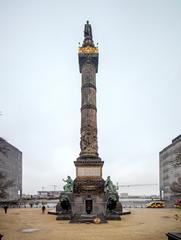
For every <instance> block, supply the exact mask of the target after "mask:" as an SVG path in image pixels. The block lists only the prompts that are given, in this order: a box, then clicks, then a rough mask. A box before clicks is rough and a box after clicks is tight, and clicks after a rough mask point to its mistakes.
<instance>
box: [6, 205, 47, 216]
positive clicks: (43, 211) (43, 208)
mask: <svg viewBox="0 0 181 240" xmlns="http://www.w3.org/2000/svg"><path fill="white" fill-rule="evenodd" d="M3 208H4V213H5V214H7V212H8V208H9V207H8V205H4V207H3ZM45 210H46V207H45V205H43V206H42V208H41V211H42V213H45Z"/></svg>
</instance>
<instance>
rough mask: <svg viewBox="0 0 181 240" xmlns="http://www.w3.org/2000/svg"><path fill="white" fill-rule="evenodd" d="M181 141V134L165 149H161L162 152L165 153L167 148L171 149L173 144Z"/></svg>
mask: <svg viewBox="0 0 181 240" xmlns="http://www.w3.org/2000/svg"><path fill="white" fill-rule="evenodd" d="M180 141H181V134H180V135H178V136H177V137H176V138H174V139H173V140H172V143H171V144H169V145H168V146H167V147H165V148H164V149H163V150H161V151H160V154H161V153H163V152H164V151H165V150H167V149H169V148H170V147H171V146H173V145H174V144H176V143H177V142H180Z"/></svg>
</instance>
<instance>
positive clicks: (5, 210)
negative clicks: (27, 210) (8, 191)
mask: <svg viewBox="0 0 181 240" xmlns="http://www.w3.org/2000/svg"><path fill="white" fill-rule="evenodd" d="M7 211H8V206H7V205H5V206H4V212H5V214H6V213H7Z"/></svg>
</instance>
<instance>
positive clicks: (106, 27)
mask: <svg viewBox="0 0 181 240" xmlns="http://www.w3.org/2000/svg"><path fill="white" fill-rule="evenodd" d="M86 20H89V21H90V23H91V25H92V31H93V38H94V42H95V43H97V42H98V43H99V50H100V55H99V71H98V74H97V108H98V112H97V114H98V144H99V155H100V157H101V158H102V160H103V161H104V162H105V163H104V168H103V175H104V178H106V177H107V176H108V175H110V176H111V178H112V180H113V181H114V182H115V183H116V182H119V184H122V185H123V184H148V183H158V181H159V151H161V150H162V149H163V148H164V147H166V146H167V145H168V144H170V143H171V140H172V139H173V138H175V137H176V136H177V135H179V134H180V133H181V1H180V0H177V1H176V0H124V1H123V0H109V1H108V0H107V1H106V0H99V1H97V0H91V1H83V0H82V1H81V0H77V1H73V0H72V1H70V0H66V1H65V0H64V1H61V0H42V1H40V0H30V1H29V0H22V1H20V0H17V1H16V0H11V1H8V0H6V1H5V0H4V1H3V0H1V1H0V35H1V37H0V110H1V112H2V113H3V115H2V116H0V137H3V138H4V139H6V140H7V141H8V142H10V143H11V144H13V145H14V146H16V147H17V148H19V149H20V150H21V151H22V152H23V192H24V193H36V191H38V190H41V189H42V187H45V190H50V189H52V190H53V186H52V185H54V184H56V185H57V186H58V187H57V189H60V188H61V187H62V185H63V182H62V178H66V176H67V175H71V176H72V177H73V178H74V177H75V166H74V163H73V161H75V160H76V158H77V157H78V156H79V152H80V147H79V142H80V97H81V95H80V94H81V92H80V88H81V81H80V79H81V76H80V73H79V66H78V56H77V50H78V42H81V43H82V41H83V30H84V24H85V23H86ZM120 191H121V192H129V193H133V194H135V193H138V194H143V193H145V194H149V193H158V186H151V187H138V188H133V187H130V188H129V189H127V188H125V187H123V188H121V189H120Z"/></svg>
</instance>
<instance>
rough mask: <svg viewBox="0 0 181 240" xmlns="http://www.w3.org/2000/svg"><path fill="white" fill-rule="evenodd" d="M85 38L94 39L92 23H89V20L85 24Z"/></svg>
mask: <svg viewBox="0 0 181 240" xmlns="http://www.w3.org/2000/svg"><path fill="white" fill-rule="evenodd" d="M84 38H85V39H86V38H89V39H91V40H92V27H91V25H90V24H89V21H87V23H86V24H85V27H84Z"/></svg>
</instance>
